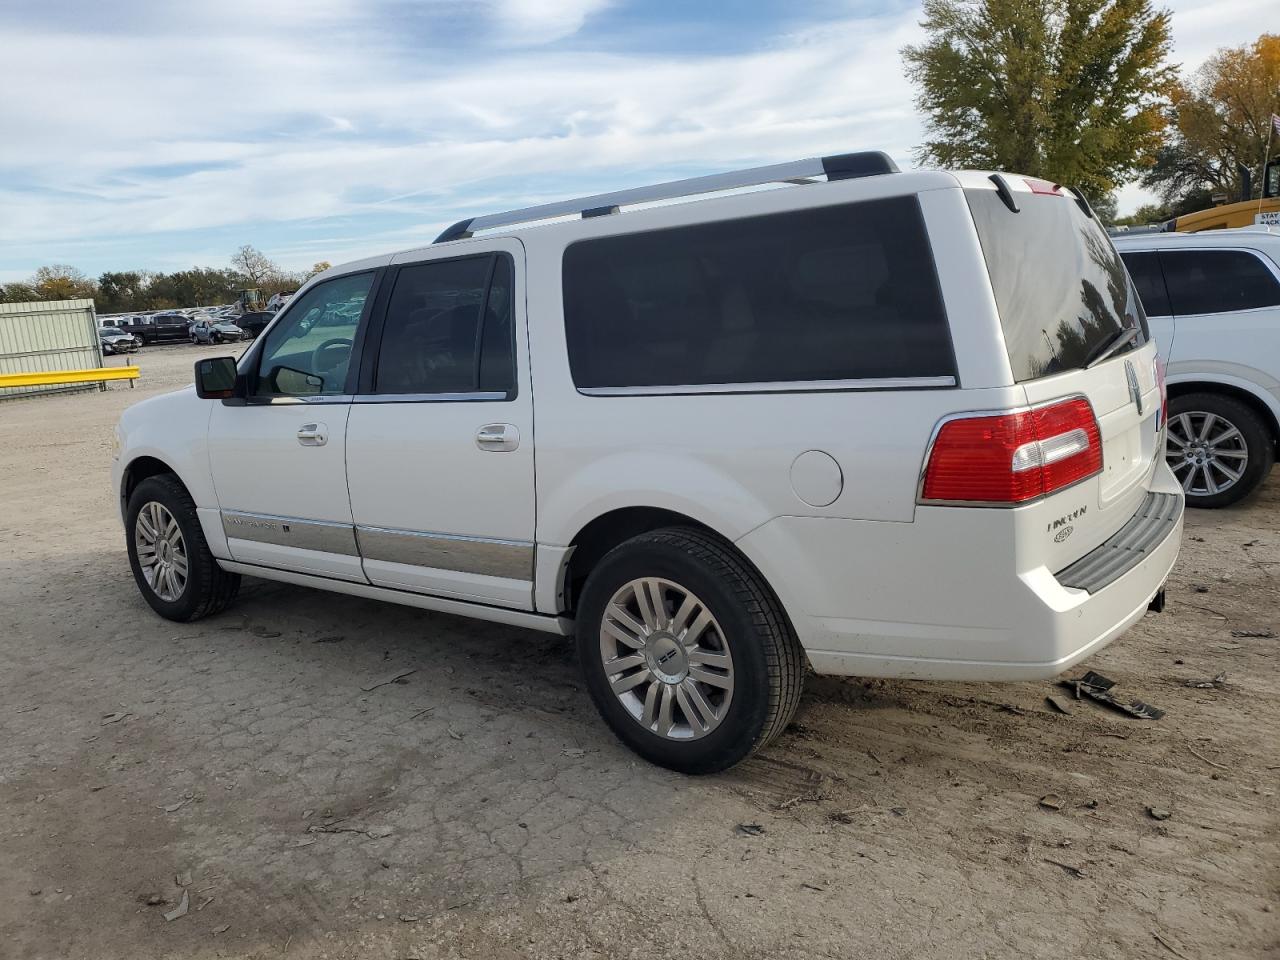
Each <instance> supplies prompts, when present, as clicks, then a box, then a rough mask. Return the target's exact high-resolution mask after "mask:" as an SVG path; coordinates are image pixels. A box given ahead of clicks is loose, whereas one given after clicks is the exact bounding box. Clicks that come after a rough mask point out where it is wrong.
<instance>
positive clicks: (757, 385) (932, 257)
mask: <svg viewBox="0 0 1280 960" xmlns="http://www.w3.org/2000/svg"><path fill="white" fill-rule="evenodd" d="M905 197H909V198H911V199H913V200H915V203H916V208H917V209H918V210H919V212H920V221H921V225H922V226H923V228H924V236H925V243H926V244H927V245H928V247H929V269H930V270H931V271H932V272H933V278H934V283H935V284H936V285H937V290H938V305H939V307H940V308H941V310H942V315H943V319H944V321H945V326H946V330H947V350H948V352H949V353H950V355H951V369H952V371H953V373H951V374H949V375H946V376H921V377H859V378H852V379H842V380H799V381H781V380H780V381H767V382H763V383H762V382H748V381H737V382H732V381H731V382H728V383H698V384H656V385H650V386H630V387H580V386H578V382H577V381H576V380H575V379H573V372H572V369H570V370H569V379H570V382H571V383H573V388H574V390H575V391H577V393H578V394H579V395H580V396H584V397H593V398H608V397H690V396H699V395H704V394H706V395H725V394H728V395H753V394H769V393H867V392H875V391H884V392H889V391H895V390H952V389H958V388H959V387H960V386H961V383H960V362H959V358H958V357H957V356H956V345H955V336H954V333H953V331H952V329H951V318H950V316H949V314H948V313H947V299H946V291H945V290H944V288H943V285H942V277H941V275H940V274H939V273H938V259H937V256H936V254H935V253H934V249H933V237H932V235H931V234H930V232H929V218H928V217H927V215H926V214H925V210H924V204H922V203H921V202H920V194H919V193H895V194H890V195H888V196H884V197H880V196H876V197H868V198H864V199H861V200H847V201H843V202H841V203H839V204H830V206H853V205H856V204H859V203H873V202H875V201H877V200H893V199H899V198H905ZM807 209H813V208H812V207H791V208H787V209H785V210H777V211H773V212H772V213H752V214H747V215H745V216H737V217H717V218H698V219H690V220H688V221H686V222H683V223H677V224H673V225H671V226H665V227H652V228H647V229H643V230H636V229H630V230H627V229H619V230H615V231H610V232H608V233H601V234H593V235H591V236H588V237H582V238H580V239H577V240H573V241H572V242H570V243H567V244H565V246H564V249H563V250H562V251H561V252H560V274H559V281H560V282H559V288H560V291H559V292H560V298H561V309H560V313H561V329H562V331H563V332H564V334H565V340H566V364H565V365H566V367H569V366H570V365H569V364H568V362H567V359H568V358H567V346H568V344H567V340H568V328H567V319H566V318H565V315H564V261H565V257H566V256H567V255H568V253H569V250H570V249H572V248H573V247H575V246H577V245H578V244H580V243H590V242H592V241H593V240H604V239H608V238H611V237H620V236H631V235H633V234H643V233H657V232H662V231H664V230H678V229H680V228H682V227H696V226H700V225H702V224H704V223H733V222H734V221H739V220H753V219H758V218H761V217H769V216H777V215H783V214H789V213H798V212H801V211H803V210H807Z"/></svg>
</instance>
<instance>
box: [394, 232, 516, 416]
mask: <svg viewBox="0 0 1280 960" xmlns="http://www.w3.org/2000/svg"><path fill="white" fill-rule="evenodd" d="M513 330H514V328H513V326H512V321H511V261H510V258H509V257H507V256H506V255H505V254H500V255H496V256H495V255H484V256H478V257H467V258H464V259H458V260H433V261H431V262H429V263H418V264H412V265H409V266H405V267H401V268H400V270H399V272H398V273H397V275H396V279H395V287H394V288H393V289H392V293H391V300H390V302H389V303H388V304H387V314H386V322H385V325H384V327H383V332H382V345H381V347H380V348H379V350H378V363H377V373H376V375H375V392H376V393H381V394H439V393H474V392H476V391H481V392H506V391H509V390H512V389H514V387H515V364H514V351H513V349H512V345H513Z"/></svg>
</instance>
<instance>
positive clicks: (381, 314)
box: [349, 249, 520, 403]
mask: <svg viewBox="0 0 1280 960" xmlns="http://www.w3.org/2000/svg"><path fill="white" fill-rule="evenodd" d="M499 257H506V258H507V263H508V265H509V266H510V267H511V338H512V343H511V362H512V365H513V371H512V372H513V373H514V374H515V377H514V379H513V382H512V387H511V389H510V390H506V391H503V390H469V391H465V392H458V391H449V392H440V393H378V392H377V390H376V389H375V388H376V386H377V371H378V353H379V351H380V350H381V349H382V334H383V331H384V329H385V328H386V322H387V308H388V307H389V306H390V304H391V294H392V291H394V290H395V286H396V281H397V280H398V279H399V277H400V271H401V270H404V269H406V268H408V267H421V266H425V265H426V264H429V263H457V262H458V261H460V260H479V259H487V260H488V261H489V271H488V274H487V275H486V279H485V290H484V297H483V298H482V300H481V302H480V307H481V314H480V322H479V323H477V324H476V355H475V374H476V382H477V383H478V382H479V377H480V359H481V357H480V349H479V345H480V342H481V340H482V339H483V337H484V321H485V313H486V312H487V310H488V306H489V291H490V289H491V288H492V286H493V278H494V274H495V273H496V272H497V267H498V258H499ZM386 271H387V275H386V277H385V278H384V282H383V283H382V284H381V287H380V289H379V291H378V293H379V297H378V302H377V303H375V304H374V317H373V320H372V321H371V322H370V325H369V329H368V331H367V335H366V345H365V350H364V351H363V354H362V357H361V365H360V370H359V376H358V379H357V382H356V383H355V384H352V385H351V386H352V390H353V394H352V396H351V397H350V398H349V399H350V402H352V403H495V402H497V403H511V402H513V401H514V400H515V399H516V398H517V397H519V395H520V351H519V343H520V339H519V337H517V336H516V324H517V323H518V322H519V319H518V316H517V312H516V302H517V299H516V283H517V271H516V258H515V257H514V256H513V255H512V254H511V252H510V251H509V250H505V249H493V250H477V251H475V252H472V253H464V254H460V255H458V256H455V257H427V258H424V259H422V260H410V261H406V262H404V263H395V264H392V265H391V266H389V267H387V268H386Z"/></svg>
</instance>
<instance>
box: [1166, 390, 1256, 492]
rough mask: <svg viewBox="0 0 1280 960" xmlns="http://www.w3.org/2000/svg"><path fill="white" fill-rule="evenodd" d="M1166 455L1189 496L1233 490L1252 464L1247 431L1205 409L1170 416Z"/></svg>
mask: <svg viewBox="0 0 1280 960" xmlns="http://www.w3.org/2000/svg"><path fill="white" fill-rule="evenodd" d="M1168 440H1169V442H1168V445H1167V446H1166V448H1165V459H1166V460H1167V461H1168V462H1169V467H1170V469H1172V470H1173V474H1174V476H1175V477H1177V478H1178V480H1179V481H1180V482H1181V483H1182V489H1183V491H1184V492H1185V493H1186V494H1187V496H1189V497H1209V496H1213V495H1214V494H1216V493H1223V492H1224V491H1226V490H1230V489H1231V488H1232V487H1234V486H1235V485H1236V484H1237V483H1239V482H1240V478H1241V477H1242V476H1244V471H1245V468H1246V467H1248V465H1249V446H1248V444H1246V443H1245V439H1244V434H1242V433H1241V432H1240V430H1239V428H1238V427H1236V425H1235V424H1234V423H1232V422H1231V421H1230V420H1227V419H1225V418H1223V417H1220V416H1218V415H1217V414H1216V413H1209V412H1207V411H1204V410H1188V411H1187V412H1186V413H1179V414H1176V415H1175V416H1172V417H1170V418H1169V432H1168Z"/></svg>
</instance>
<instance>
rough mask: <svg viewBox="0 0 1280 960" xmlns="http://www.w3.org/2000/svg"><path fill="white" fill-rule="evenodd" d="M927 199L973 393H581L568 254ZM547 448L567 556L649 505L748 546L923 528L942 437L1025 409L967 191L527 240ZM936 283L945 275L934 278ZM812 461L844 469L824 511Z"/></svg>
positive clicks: (726, 204) (735, 209) (730, 204)
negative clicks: (925, 470) (822, 459)
mask: <svg viewBox="0 0 1280 960" xmlns="http://www.w3.org/2000/svg"><path fill="white" fill-rule="evenodd" d="M917 190H918V191H919V196H920V198H921V205H922V209H923V211H924V215H925V220H926V223H927V225H928V229H929V232H930V239H931V242H932V245H933V250H934V256H935V261H936V268H937V271H938V275H939V280H940V286H941V288H942V291H943V298H944V305H945V307H946V310H947V314H948V316H949V319H950V322H951V325H952V329H953V344H954V348H955V353H956V359H957V368H958V372H959V382H960V385H959V386H957V387H955V388H945V389H902V390H875V391H859V390H846V391H825V392H785V393H784V392H759V393H741V394H723V393H719V394H717V393H699V394H693V395H686V396H670V395H663V396H608V397H599V396H586V395H584V394H581V393H579V392H578V391H577V389H576V388H575V386H574V384H573V381H572V377H571V374H570V369H569V364H568V358H567V348H566V342H565V328H564V307H563V300H562V295H561V289H560V286H561V273H562V257H563V252H564V250H565V248H566V246H567V245H568V244H569V243H571V242H574V241H577V240H580V239H584V238H587V237H592V236H603V235H609V234H613V233H624V232H631V231H636V230H642V229H655V228H661V227H668V226H675V225H680V224H685V223H694V222H706V221H708V220H714V219H736V218H739V217H746V216H756V215H760V214H767V213H771V212H782V211H789V210H796V209H804V208H805V207H818V206H826V205H830V204H838V203H848V202H852V201H855V200H860V199H873V198H876V197H884V196H896V195H901V194H904V193H913V192H916V191H917ZM522 237H523V238H524V240H525V244H526V248H527V250H528V258H529V259H528V263H529V276H530V283H529V287H528V296H529V302H528V317H529V323H530V328H531V329H530V338H529V339H530V344H531V365H532V374H533V385H534V394H535V433H536V443H537V466H536V469H537V513H538V519H537V526H538V533H537V538H538V542H539V543H540V544H548V545H566V544H568V543H570V542H571V541H572V539H573V537H574V536H575V535H576V534H577V533H578V531H580V530H581V529H582V528H583V527H584V526H585V525H586V524H587V523H588V522H590V521H591V520H592V519H594V518H595V517H597V516H600V515H601V514H603V513H605V512H608V511H609V510H613V509H617V508H620V507H628V506H649V507H659V508H664V509H669V510H674V511H677V512H680V513H683V514H685V515H687V516H690V517H692V518H694V519H696V520H698V521H700V522H702V523H704V524H706V525H707V526H709V527H711V528H712V529H714V530H716V531H717V532H719V533H720V534H722V535H723V536H725V537H727V538H729V539H737V538H739V537H741V536H743V535H744V534H746V533H748V532H749V531H750V530H752V529H754V528H755V527H758V526H760V525H761V524H763V523H765V522H767V521H768V520H770V519H771V518H773V517H778V516H816V517H843V518H857V519H863V520H873V521H883V522H898V523H909V522H910V521H911V520H912V518H913V516H914V513H915V499H916V488H917V484H918V481H919V474H920V469H921V464H922V460H923V456H924V452H925V448H926V446H927V444H928V441H929V437H930V435H931V433H932V431H933V428H934V425H935V424H936V423H937V422H938V420H939V419H941V418H942V417H943V416H945V415H946V414H948V413H951V412H954V411H955V410H957V409H971V408H982V407H990V406H1005V405H1011V404H1016V403H1019V402H1022V397H1023V394H1022V391H1021V390H1020V389H1017V388H1013V387H1011V386H1010V381H1011V377H1010V375H1009V370H1008V360H1007V357H1006V355H1005V352H1004V349H1003V346H1002V344H1001V341H1000V340H999V337H1000V332H999V322H998V319H997V317H996V314H995V305H994V302H993V297H992V293H991V289H990V285H989V283H988V282H987V281H986V272H985V267H984V265H983V261H982V256H981V250H980V248H979V246H978V242H977V236H976V232H975V231H974V228H973V224H972V219H971V218H970V217H969V214H968V211H967V207H966V205H965V202H964V197H963V194H962V192H961V191H960V190H959V189H958V187H957V186H956V185H955V181H954V180H953V179H952V178H951V177H949V176H948V175H944V174H928V175H913V174H900V175H894V176H886V177H873V178H867V179H864V180H853V181H843V182H837V183H832V184H814V185H812V186H804V187H801V188H795V189H784V190H774V191H765V192H760V193H756V194H751V195H750V196H748V197H731V198H717V199H712V200H704V201H699V202H696V203H688V204H680V205H676V206H671V207H664V208H657V209H650V210H643V211H636V212H629V213H626V214H623V215H621V216H616V217H601V218H598V219H595V220H591V221H586V222H582V223H575V224H572V225H570V226H568V227H566V226H548V227H541V228H535V229H531V230H528V231H522ZM921 269H930V265H928V264H922V265H921ZM810 450H819V451H823V452H825V453H827V454H829V455H830V456H831V458H833V459H834V460H835V462H836V464H837V465H838V468H839V472H840V475H841V480H842V488H841V492H840V494H839V496H838V497H837V498H836V499H835V501H834V502H832V503H830V504H828V505H826V506H813V505H811V504H808V503H806V502H804V501H803V500H801V499H800V497H799V496H798V495H797V493H796V491H795V489H794V488H793V484H792V465H793V463H794V462H795V460H796V458H797V457H798V456H799V455H801V454H803V453H805V452H806V451H810Z"/></svg>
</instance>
